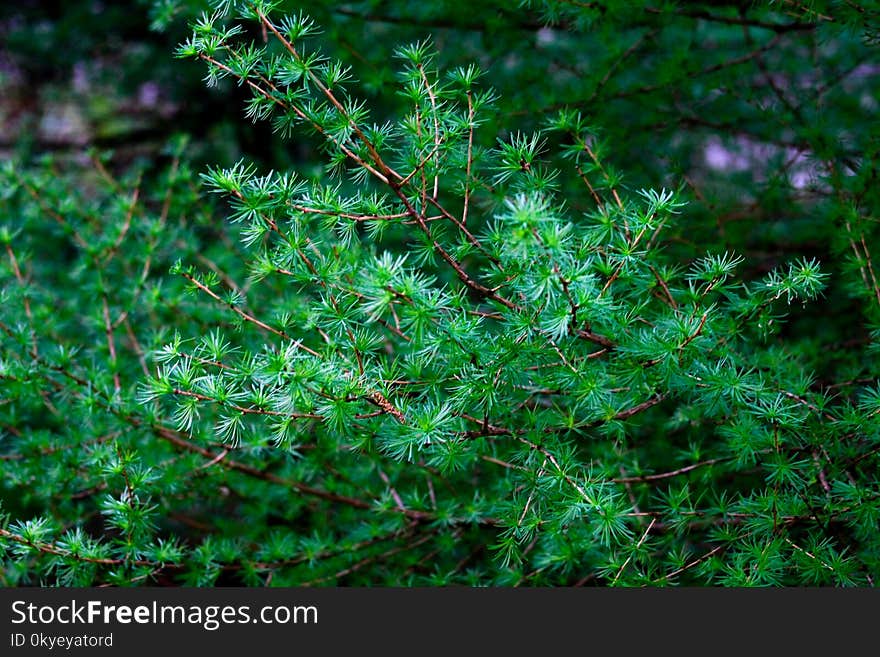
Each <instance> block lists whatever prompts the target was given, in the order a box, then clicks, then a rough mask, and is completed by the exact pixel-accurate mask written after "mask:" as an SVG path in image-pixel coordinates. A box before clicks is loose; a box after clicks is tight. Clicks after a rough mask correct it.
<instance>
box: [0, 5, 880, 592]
mask: <svg viewBox="0 0 880 657" xmlns="http://www.w3.org/2000/svg"><path fill="white" fill-rule="evenodd" d="M277 4H278V3H273V2H269V1H267V0H254V1H247V2H240V3H232V2H214V3H213V6H212V8H211V11H209V12H207V13H204V14H203V15H202V16H201V17H200V18H199V19H197V20H196V21H195V22H194V23H193V24H192V35H191V37H190V38H189V39H188V40H186V41H185V42H184V43H182V44H181V45H180V47H179V48H178V51H177V53H176V54H177V55H178V56H179V57H180V58H185V59H192V60H197V61H198V63H199V65H200V66H202V67H203V70H204V72H205V80H206V83H207V84H208V85H209V86H220V87H224V85H228V84H230V83H231V84H233V85H235V86H237V87H239V88H240V89H242V90H244V92H245V93H246V95H247V97H248V100H247V101H246V103H245V107H244V114H245V116H246V117H247V118H248V119H251V120H253V121H254V122H268V123H270V124H271V126H272V128H273V130H274V134H275V136H276V138H277V139H278V140H284V141H286V142H287V143H292V142H295V141H297V140H303V141H305V143H308V144H310V145H311V146H310V147H313V148H314V151H315V158H319V159H320V161H321V163H322V168H321V169H316V168H306V167H302V168H300V169H296V168H294V169H292V170H270V169H268V168H263V167H261V166H260V165H258V164H256V163H253V162H251V161H249V160H248V159H242V160H240V161H238V162H236V163H235V164H233V165H231V166H211V167H208V168H207V169H203V170H201V171H193V170H192V169H191V168H190V167H189V166H188V165H187V164H186V160H185V152H186V149H185V144H186V142H185V140H182V139H181V140H178V141H176V142H175V143H174V144H173V145H172V146H171V147H169V150H168V151H167V152H166V154H165V155H164V156H163V160H162V162H161V163H160V164H155V163H154V164H152V165H151V168H150V169H149V171H144V170H141V169H137V168H135V169H134V170H129V171H127V172H125V173H124V174H123V175H122V176H117V175H116V174H114V173H112V172H111V171H109V170H108V169H107V167H105V165H104V163H103V162H102V160H101V158H100V157H99V156H97V155H96V156H95V157H94V158H93V162H92V170H93V175H91V176H90V177H89V178H88V180H89V185H88V186H87V188H85V189H82V190H80V194H78V195H72V194H73V193H74V192H75V191H76V188H75V187H74V186H72V184H71V185H65V184H64V182H63V181H64V176H63V175H60V174H59V172H58V170H57V166H58V165H57V163H52V162H47V163H46V164H45V165H44V166H43V167H42V168H39V167H30V168H25V167H21V166H17V165H13V164H10V165H7V166H6V167H5V168H4V170H3V174H2V175H3V189H4V191H3V192H2V198H0V203H2V214H3V215H4V217H6V219H5V221H6V223H5V224H4V225H3V228H2V231H0V242H2V247H3V250H4V252H5V254H4V255H5V262H4V263H3V267H4V270H3V276H4V286H3V291H2V293H3V304H2V308H0V331H2V335H0V338H2V343H0V345H2V358H0V378H2V388H0V390H2V393H0V395H2V398H3V399H2V402H3V403H2V405H0V422H2V427H3V429H4V434H3V438H2V442H0V468H2V470H3V473H4V481H3V484H2V489H0V490H2V496H0V499H2V501H3V502H2V508H0V511H2V512H3V516H2V524H0V545H2V547H3V549H4V550H5V553H4V556H3V569H2V577H3V581H4V583H6V584H8V585H17V584H33V583H54V584H77V585H95V584H99V583H105V582H109V583H115V584H131V583H144V584H155V583H162V584H171V585H179V584H195V585H202V586H211V585H217V584H226V583H233V584H246V585H252V586H258V585H268V584H274V585H301V584H313V585H322V584H330V585H333V584H345V585H446V584H466V585H501V586H513V585H553V586H562V585H565V586H567V585H584V584H590V585H602V586H643V585H651V586H655V585H721V586H751V585H759V586H760V585H764V586H766V585H772V586H787V585H813V584H818V585H858V586H864V585H873V582H874V578H876V576H877V575H878V574H880V572H878V571H880V565H878V557H880V535H878V532H877V522H878V517H880V500H878V481H877V475H876V472H877V463H878V461H877V451H878V448H877V438H878V436H880V423H878V419H877V418H878V411H880V388H878V387H877V386H876V384H874V383H873V382H872V379H871V378H870V377H871V374H870V373H868V376H867V377H864V376H862V377H859V378H860V379H863V378H867V380H862V381H860V382H857V381H854V380H850V381H844V380H840V381H839V382H838V383H836V384H828V383H825V384H822V385H820V384H818V382H817V381H816V378H815V375H814V372H813V370H812V366H811V363H809V360H810V359H809V358H808V357H806V356H805V355H804V353H805V352H806V349H807V348H806V347H805V346H804V345H805V344H806V343H807V342H809V340H802V339H801V338H799V337H798V336H797V335H796V334H788V333H785V332H784V331H783V329H782V328H781V327H784V326H785V324H786V321H787V320H788V318H789V316H790V315H792V314H795V315H796V314H797V313H804V312H806V308H808V307H810V308H821V307H822V304H824V303H827V295H828V285H829V278H830V276H829V273H828V272H827V271H826V267H825V265H824V263H821V264H820V262H818V260H817V259H816V258H815V257H812V256H810V255H797V254H795V255H792V256H791V257H789V258H787V259H786V261H784V262H779V263H777V264H776V266H774V267H772V268H770V269H768V270H767V271H764V272H761V273H760V274H759V275H751V274H750V275H749V276H746V275H744V273H743V270H746V271H750V270H749V267H748V263H747V262H746V257H745V256H744V255H743V254H741V253H738V252H737V250H736V249H735V248H732V247H729V246H728V245H726V244H723V243H722V242H721V241H719V242H717V243H714V244H706V245H704V248H702V249H701V252H700V253H696V254H694V256H693V257H691V258H687V259H684V258H682V257H680V248H679V247H678V246H677V245H676V244H675V243H673V241H672V239H671V237H672V236H675V235H678V234H679V231H680V230H681V228H682V226H684V227H685V228H686V227H687V225H688V224H686V223H685V224H682V222H687V221H692V220H693V219H692V218H690V219H689V218H688V217H687V212H688V205H689V200H690V193H689V190H688V188H687V187H686V186H685V185H684V183H683V181H679V182H678V183H676V184H675V185H672V186H669V185H668V184H667V185H666V186H664V185H663V184H657V185H656V186H653V187H647V188H632V187H630V186H629V185H627V184H626V177H625V176H624V175H621V174H620V173H619V172H618V171H617V169H616V168H615V167H614V166H613V164H612V160H613V159H614V157H613V153H614V145H613V143H611V142H610V141H608V140H603V138H602V134H603V133H602V131H601V130H600V129H597V128H596V127H594V126H593V125H592V123H591V121H590V119H589V117H588V116H587V115H585V113H584V112H582V111H580V110H578V109H577V108H576V107H570V106H567V105H565V104H562V105H560V107H558V108H554V109H553V110H552V111H549V112H546V113H545V114H544V115H543V116H542V117H541V119H540V122H539V124H538V125H536V126H534V127H533V128H532V129H530V130H528V131H526V130H522V131H517V130H514V129H507V128H504V127H502V128H500V129H499V128H498V124H499V122H500V121H501V120H502V119H503V112H499V107H502V103H503V98H502V97H500V96H499V95H498V93H496V92H495V91H493V89H492V86H491V79H490V78H491V76H489V75H487V74H484V73H483V72H482V71H481V70H480V68H479V67H478V66H477V65H476V63H474V64H465V65H461V66H454V67H451V68H445V67H444V66H441V64H440V59H441V57H440V54H439V53H438V52H437V49H436V48H435V46H434V45H433V43H432V41H431V40H430V39H427V40H421V41H418V42H415V43H412V44H410V45H401V46H399V47H398V48H397V50H396V51H395V59H394V61H393V66H394V67H395V75H396V77H395V79H394V81H393V83H389V87H388V89H387V90H386V91H385V93H392V92H393V93H395V94H396V95H397V96H396V98H397V100H396V101H395V103H396V104H395V107H397V108H400V109H399V111H398V112H397V113H396V114H395V115H393V116H388V115H386V114H385V113H384V112H383V113H380V114H379V115H378V116H377V115H376V114H377V112H374V111H372V109H371V107H370V103H369V102H368V101H367V100H366V99H365V98H366V95H365V94H363V93H361V91H360V89H359V82H358V81H357V80H355V79H353V75H352V73H351V70H350V68H349V65H348V64H347V62H345V61H340V60H338V59H336V58H335V57H334V56H331V55H328V54H326V51H325V49H323V47H322V41H321V32H320V29H319V26H318V25H317V24H316V23H315V22H314V21H313V20H312V19H310V18H309V17H308V16H307V15H305V14H304V13H301V12H297V11H293V12H288V11H280V10H278V9H277V7H276V6H274V5H277ZM545 4H548V5H553V6H555V5H556V4H557V3H545ZM552 9H553V7H550V6H548V7H544V11H545V12H549V11H551V10H552ZM571 11H574V10H573V9H572V10H571ZM567 12H568V10H566V11H565V12H563V13H562V14H560V15H559V16H554V15H552V13H551V15H549V16H547V15H545V19H548V20H550V19H553V20H560V21H563V22H564V21H573V20H574V18H573V16H571V15H569V13H567ZM503 107H506V106H503ZM499 116H501V118H499ZM865 166H868V164H867V163H866V164H865ZM53 167H56V168H53ZM80 175H81V174H80ZM839 175H843V174H839ZM148 179H149V180H148ZM854 194H855V195H856V196H857V192H854ZM859 198H864V197H859ZM849 207H850V210H851V217H850V219H847V221H849V222H850V224H849V225H850V226H856V227H855V228H850V230H851V231H856V230H859V229H860V228H859V226H858V225H857V224H859V225H860V224H861V222H863V221H865V222H867V221H868V218H867V217H866V216H864V215H862V214H861V209H860V208H859V205H858V201H857V200H853V202H852V203H851V204H850V206H849ZM868 230H869V229H868ZM853 234H855V233H854V232H853ZM865 234H868V235H869V233H867V232H866V233H862V234H861V236H860V237H859V238H858V239H859V241H852V239H851V241H852V243H853V245H854V246H853V248H854V251H855V254H856V256H857V257H859V256H861V261H860V263H855V265H854V266H852V267H851V268H850V272H849V274H850V275H851V277H852V280H853V286H854V287H855V286H857V285H858V284H860V283H861V285H862V288H855V289H861V291H860V292H856V293H854V296H855V297H856V298H858V299H861V300H862V302H864V303H865V304H871V303H876V302H877V300H876V299H873V298H872V296H871V293H872V292H876V289H877V286H876V282H874V279H873V275H874V274H873V269H872V266H871V261H870V255H869V242H868V241H867V240H866V238H865V237H864V235H865ZM869 239H870V235H869V237H868V240H869ZM50 250H51V251H52V252H54V253H60V254H63V255H62V256H61V257H62V260H61V261H60V262H59V261H58V260H54V261H53V260H52V259H50V258H46V257H43V256H42V254H43V253H45V252H47V251H50ZM859 265H861V266H859ZM752 273H753V272H752ZM818 312H821V311H818ZM867 312H868V313H870V312H871V311H867ZM876 335H877V334H876V332H875V333H874V334H873V337H872V341H871V343H870V344H871V346H872V348H873V346H874V345H875V338H876ZM868 352H869V353H873V352H872V350H871V349H869V350H868ZM869 362H871V361H869ZM869 367H870V365H869Z"/></svg>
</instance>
